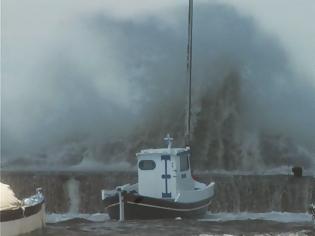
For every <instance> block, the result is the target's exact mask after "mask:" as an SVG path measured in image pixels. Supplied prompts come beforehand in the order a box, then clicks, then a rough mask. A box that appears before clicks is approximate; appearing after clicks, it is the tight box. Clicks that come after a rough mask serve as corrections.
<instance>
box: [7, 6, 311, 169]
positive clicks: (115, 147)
mask: <svg viewBox="0 0 315 236" xmlns="http://www.w3.org/2000/svg"><path fill="white" fill-rule="evenodd" d="M30 2H31V3H32V4H30V5H29V6H25V7H26V9H28V7H29V8H32V11H35V12H36V11H38V12H40V13H41V14H40V15H39V16H37V17H38V18H37V20H36V22H37V23H36V24H35V25H34V24H28V23H30V22H33V21H35V20H33V19H32V16H30V15H29V14H26V13H25V12H24V15H23V14H22V16H20V18H17V16H16V14H17V11H16V7H17V5H18V3H16V2H14V1H13V3H8V2H6V4H4V8H7V10H8V11H6V12H7V13H6V14H5V15H4V19H6V21H4V31H3V39H4V40H3V41H4V44H3V59H2V60H3V62H2V63H3V66H2V67H3V68H2V69H3V80H2V93H1V94H2V101H1V105H2V121H1V131H2V134H1V135H2V139H1V142H2V147H1V153H2V162H1V163H2V164H1V165H2V167H4V168H9V167H12V168H14V167H21V166H23V167H30V168H33V167H36V166H41V168H44V167H46V168H60V167H61V166H62V167H63V168H65V167H66V168H68V167H69V168H73V167H74V168H82V169H84V168H85V167H86V168H91V165H95V167H99V166H100V165H101V164H104V166H106V165H108V164H109V163H118V164H117V165H118V166H120V167H121V166H126V168H128V166H129V165H131V166H132V165H134V164H135V153H136V152H137V151H139V150H140V149H142V148H154V147H161V146H163V145H164V144H163V143H162V138H163V137H164V136H165V134H166V133H170V134H171V135H172V136H174V137H175V144H176V145H177V146H181V145H183V133H184V116H185V99H186V97H185V96H186V95H185V93H186V92H185V91H186V90H185V86H186V76H185V70H186V61H185V59H186V41H187V40H186V38H187V6H186V5H184V4H182V3H177V4H169V5H167V4H166V5H165V6H164V5H163V4H161V5H163V6H162V7H161V6H160V7H161V10H160V11H159V9H160V8H158V9H157V10H156V11H154V10H152V9H151V10H146V9H144V10H142V12H141V11H140V12H141V13H142V14H136V13H135V11H134V9H133V10H132V9H131V10H130V12H133V13H134V15H133V14H132V13H130V12H129V14H126V13H125V12H124V11H113V12H111V6H104V5H105V4H104V3H102V4H100V3H97V4H95V5H93V6H89V7H88V8H86V9H85V5H84V4H79V3H78V4H77V5H76V7H77V8H76V10H73V11H74V12H72V11H71V10H69V9H68V7H69V6H68V5H67V4H65V5H63V4H62V3H60V2H58V3H56V4H55V5H54V4H52V3H49V4H48V5H45V6H42V5H40V4H39V3H37V2H35V3H34V2H32V1H30ZM81 5H82V6H81ZM109 5H112V4H109ZM60 6H63V7H64V8H61V9H62V10H61V11H60V13H58V14H57V16H54V17H51V15H50V14H49V13H48V11H49V10H50V9H52V10H51V11H52V12H53V13H55V14H56V13H57V12H58V11H57V10H56V9H59V8H60ZM36 7H38V9H37V8H36ZM39 7H41V8H39ZM147 7H148V6H147ZM151 8H153V6H151ZM34 9H35V10H34ZM36 9H37V10H36ZM70 9H71V8H70ZM46 11H47V14H48V16H45V14H46ZM26 12H27V11H26ZM38 12H37V13H38ZM117 12H119V14H118V13H117ZM70 13H71V14H70ZM26 15H27V16H26ZM52 15H53V14H52ZM65 16H66V17H65ZM28 17H30V19H29V18H28ZM40 18H42V19H43V21H42V23H41V21H40ZM25 19H26V20H25ZM23 20H24V21H25V22H23ZM11 39H14V40H11ZM290 57H291V55H289V54H288V53H287V49H286V45H283V44H282V42H281V41H280V40H279V39H278V38H277V37H276V36H274V35H273V34H271V33H270V32H267V31H265V30H263V29H262V28H261V27H260V26H259V25H258V24H256V22H255V21H254V20H253V18H252V17H249V16H245V15H242V14H241V13H240V12H239V11H237V10H236V9H234V8H233V7H231V6H227V5H223V4H210V3H206V2H199V3H198V1H195V9H194V31H193V139H192V150H193V155H194V157H193V164H194V166H195V167H196V168H199V169H226V170H248V169H250V170H252V169H257V170H259V169H265V168H270V167H278V166H283V165H287V164H289V165H303V166H304V167H308V168H313V167H314V159H315V154H314V153H315V149H314V147H315V126H314V125H313V124H314V120H315V93H314V92H315V86H314V83H311V81H312V80H310V79H309V77H310V76H312V74H309V72H308V71H305V72H303V73H301V71H299V70H297V69H296V65H295V64H294V63H293V60H292V58H290ZM93 163H94V164H93ZM113 168H114V166H113Z"/></svg>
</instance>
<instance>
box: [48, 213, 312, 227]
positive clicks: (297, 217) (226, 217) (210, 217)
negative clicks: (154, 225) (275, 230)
mask: <svg viewBox="0 0 315 236" xmlns="http://www.w3.org/2000/svg"><path fill="white" fill-rule="evenodd" d="M72 219H85V220H88V221H91V222H104V221H108V220H110V218H109V215H108V214H106V213H94V214H82V213H78V214H74V213H66V214H56V213H53V214H48V215H47V220H46V221H47V223H49V224H54V223H60V222H64V221H68V220H72ZM234 220H240V221H248V220H265V221H275V222H280V223H305V222H311V221H312V216H311V215H310V214H307V213H291V212H274V211H273V212H264V213H252V212H241V213H225V212H221V213H211V212H208V213H207V215H206V217H205V218H202V219H198V221H213V222H227V221H234Z"/></svg>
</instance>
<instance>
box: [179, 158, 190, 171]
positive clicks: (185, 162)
mask: <svg viewBox="0 0 315 236" xmlns="http://www.w3.org/2000/svg"><path fill="white" fill-rule="evenodd" d="M188 169H189V157H188V156H181V157H180V171H186V170H188Z"/></svg>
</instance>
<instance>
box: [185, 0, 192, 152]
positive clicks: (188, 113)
mask: <svg viewBox="0 0 315 236" xmlns="http://www.w3.org/2000/svg"><path fill="white" fill-rule="evenodd" d="M192 26H193V0H189V10H188V44H187V92H188V93H187V108H186V109H187V110H186V131H185V145H186V146H190V119H191V118H190V117H191V67H192Z"/></svg>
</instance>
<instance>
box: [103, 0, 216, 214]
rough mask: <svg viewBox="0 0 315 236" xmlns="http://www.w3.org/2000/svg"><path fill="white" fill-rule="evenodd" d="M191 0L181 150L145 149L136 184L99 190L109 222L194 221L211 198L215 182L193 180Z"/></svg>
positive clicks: (169, 146) (142, 151)
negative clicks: (191, 139)
mask: <svg viewBox="0 0 315 236" xmlns="http://www.w3.org/2000/svg"><path fill="white" fill-rule="evenodd" d="M192 18H193V1H192V0H189V10H188V47H187V80H188V83H187V85H188V86H187V92H188V93H187V94H188V96H187V112H186V122H185V123H186V130H185V144H184V147H181V148H174V147H172V141H173V138H171V137H170V135H169V134H168V135H167V136H166V138H165V141H166V142H167V147H166V148H159V149H145V150H141V151H140V152H139V153H137V154H136V156H137V159H138V162H137V169H138V183H136V184H125V185H122V186H118V187H116V188H115V189H114V190H110V191H107V190H102V201H103V203H104V206H105V208H106V210H107V212H108V214H109V216H110V218H111V219H119V220H125V219H159V218H177V217H181V218H195V217H201V216H202V215H204V214H205V213H206V212H207V210H208V208H209V205H210V203H211V201H212V199H213V196H214V187H215V183H213V182H212V183H209V184H204V183H200V182H198V181H196V180H194V179H193V178H192V174H191V165H190V158H191V149H190V116H191V75H192V73H191V71H192V70H191V67H192V66H191V65H192Z"/></svg>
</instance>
